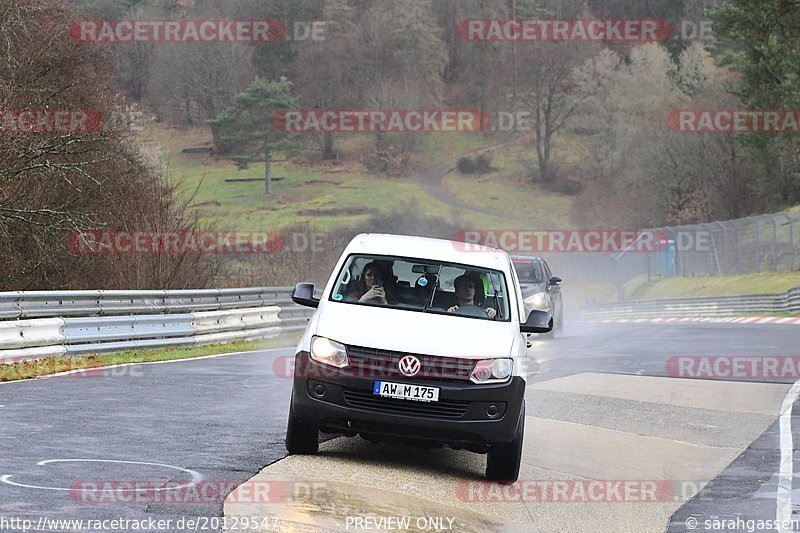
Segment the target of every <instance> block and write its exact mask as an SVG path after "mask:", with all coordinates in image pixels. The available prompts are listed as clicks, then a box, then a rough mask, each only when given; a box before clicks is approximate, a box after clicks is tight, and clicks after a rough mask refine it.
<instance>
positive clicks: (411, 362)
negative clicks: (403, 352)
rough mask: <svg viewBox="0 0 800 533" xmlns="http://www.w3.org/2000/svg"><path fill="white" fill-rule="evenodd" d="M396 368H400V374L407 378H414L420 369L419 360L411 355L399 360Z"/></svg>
mask: <svg viewBox="0 0 800 533" xmlns="http://www.w3.org/2000/svg"><path fill="white" fill-rule="evenodd" d="M397 366H398V367H399V368H400V373H401V374H403V375H404V376H407V377H414V376H416V375H417V374H419V371H420V369H421V368H422V364H421V363H420V362H419V359H417V358H416V357H414V356H413V355H407V356H405V357H403V358H402V359H400V362H399V363H398V364H397Z"/></svg>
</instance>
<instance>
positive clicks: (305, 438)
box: [286, 409, 319, 455]
mask: <svg viewBox="0 0 800 533" xmlns="http://www.w3.org/2000/svg"><path fill="white" fill-rule="evenodd" d="M286 451H288V452H289V453H290V454H292V455H314V454H315V453H317V452H318V451H319V430H317V428H316V427H315V426H312V425H311V424H309V423H308V422H303V421H302V420H300V419H299V418H297V417H296V416H294V410H293V409H290V410H289V425H288V427H287V428H286Z"/></svg>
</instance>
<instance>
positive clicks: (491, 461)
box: [486, 399, 525, 483]
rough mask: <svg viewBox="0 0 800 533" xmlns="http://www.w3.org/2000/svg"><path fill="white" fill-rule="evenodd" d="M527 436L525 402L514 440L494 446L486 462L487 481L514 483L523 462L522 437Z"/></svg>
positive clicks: (523, 402) (523, 401)
mask: <svg viewBox="0 0 800 533" xmlns="http://www.w3.org/2000/svg"><path fill="white" fill-rule="evenodd" d="M524 434H525V400H524V399H523V400H522V409H520V413H519V421H518V422H517V431H516V432H515V433H514V440H512V441H511V442H508V443H501V444H493V445H492V447H491V448H490V449H489V457H488V459H487V460H486V479H489V480H491V481H499V482H502V483H513V482H515V481H516V480H517V478H518V477H519V465H520V462H521V461H522V437H523V436H524Z"/></svg>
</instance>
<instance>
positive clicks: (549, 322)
mask: <svg viewBox="0 0 800 533" xmlns="http://www.w3.org/2000/svg"><path fill="white" fill-rule="evenodd" d="M519 330H520V331H521V332H522V333H549V332H551V331H553V317H552V316H550V313H548V312H547V311H538V310H535V309H534V310H533V311H531V314H529V315H528V320H526V321H525V323H524V324H520V325H519Z"/></svg>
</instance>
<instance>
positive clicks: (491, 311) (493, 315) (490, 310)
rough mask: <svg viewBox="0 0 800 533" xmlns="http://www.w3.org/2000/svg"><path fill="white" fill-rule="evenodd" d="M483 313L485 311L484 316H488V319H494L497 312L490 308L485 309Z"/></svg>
mask: <svg viewBox="0 0 800 533" xmlns="http://www.w3.org/2000/svg"><path fill="white" fill-rule="evenodd" d="M484 311H486V314H487V315H488V316H489V318H494V317H496V316H497V311H495V310H494V309H493V308H491V307H487V308H486V309H484Z"/></svg>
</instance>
